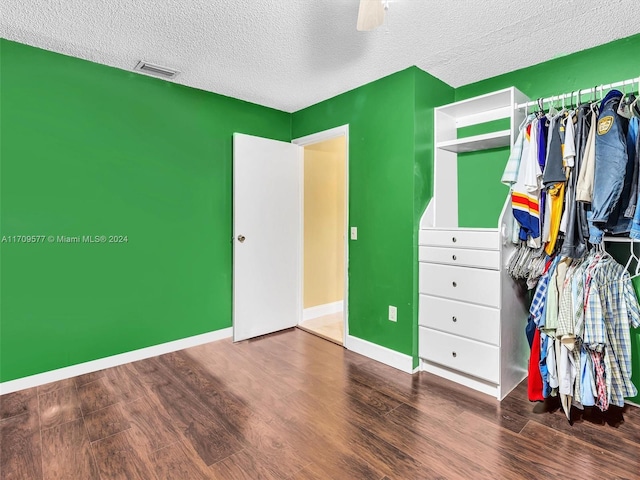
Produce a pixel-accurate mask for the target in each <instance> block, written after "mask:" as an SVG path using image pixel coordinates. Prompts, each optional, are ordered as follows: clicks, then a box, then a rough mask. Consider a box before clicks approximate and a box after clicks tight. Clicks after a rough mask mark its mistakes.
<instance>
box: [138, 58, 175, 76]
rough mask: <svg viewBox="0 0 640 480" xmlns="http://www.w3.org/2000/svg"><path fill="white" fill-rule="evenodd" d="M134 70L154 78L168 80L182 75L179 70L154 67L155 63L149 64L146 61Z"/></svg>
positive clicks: (141, 62)
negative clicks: (179, 74)
mask: <svg viewBox="0 0 640 480" xmlns="http://www.w3.org/2000/svg"><path fill="white" fill-rule="evenodd" d="M134 70H135V71H137V72H142V73H145V74H147V75H152V76H154V77H160V78H166V79H167V80H170V79H172V78H175V77H176V76H177V75H178V73H180V72H178V71H177V70H173V69H171V68H167V67H161V66H160V65H154V64H153V63H147V62H144V61H139V62H138V64H137V65H136V66H135V67H134Z"/></svg>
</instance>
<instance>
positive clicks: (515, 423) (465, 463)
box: [0, 329, 640, 480]
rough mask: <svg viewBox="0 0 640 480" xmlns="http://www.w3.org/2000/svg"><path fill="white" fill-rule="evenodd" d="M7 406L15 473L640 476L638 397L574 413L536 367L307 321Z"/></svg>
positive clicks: (5, 437) (8, 461) (72, 383)
mask: <svg viewBox="0 0 640 480" xmlns="http://www.w3.org/2000/svg"><path fill="white" fill-rule="evenodd" d="M542 407H546V408H542ZM538 411H540V413H538ZM0 414H1V420H0V442H1V444H0V449H1V458H0V461H1V463H0V478H2V479H3V480H4V479H6V480H9V479H16V480H37V479H74V480H75V479H78V480H92V479H102V480H107V479H123V480H124V479H126V480H133V479H143V480H152V479H158V480H165V479H176V480H198V479H210V478H211V479H223V480H235V479H248V480H256V479H278V480H279V479H296V480H303V479H307V480H316V479H339V480H342V479H345V480H351V479H373V480H391V479H402V480H411V479H436V478H447V479H448V478H451V479H512V478H513V479H516V478H518V479H519V478H523V479H538V478H539V479H550V478H579V479H596V478H597V479H614V478H628V479H638V478H640V411H639V409H637V408H635V407H627V408H625V409H624V411H623V410H622V409H619V410H614V411H612V412H610V413H608V414H607V415H602V414H599V413H598V412H597V411H594V410H589V411H587V412H585V413H584V414H583V415H581V416H578V419H577V420H576V421H575V422H574V424H573V425H569V423H568V422H567V420H566V417H565V416H564V415H563V413H562V412H561V411H559V410H557V409H554V408H553V405H546V406H544V405H542V404H535V405H534V404H532V403H530V402H529V401H528V400H527V398H526V385H525V383H523V384H521V385H520V386H519V387H518V388H517V389H516V390H515V391H514V392H512V393H511V394H510V395H509V396H508V397H507V398H506V399H505V400H504V401H503V402H501V403H500V402H498V401H496V400H495V399H491V398H490V397H488V396H486V395H482V394H480V393H477V392H474V391H472V390H469V389H466V388H464V387H461V386H458V385H455V384H453V383H450V382H448V381H445V380H442V379H440V378H438V377H435V376H433V375H430V374H427V373H424V372H422V373H420V374H416V375H413V376H412V375H407V374H404V373H401V372H399V371H397V370H394V369H393V368H390V367H387V366H385V365H382V364H379V363H376V362H374V361H372V360H369V359H367V358H365V357H362V356H360V355H357V354H354V353H352V352H349V351H347V350H344V349H343V348H342V347H340V346H338V345H335V344H333V343H331V342H328V341H325V340H322V339H320V338H318V337H316V336H314V335H311V334H308V333H306V332H303V331H301V330H297V329H293V330H286V331H284V332H280V333H276V334H272V335H268V336H265V337H261V338H259V339H256V340H251V341H246V342H242V343H239V344H236V345H234V344H232V343H231V341H230V340H223V341H220V342H215V343H211V344H208V345H203V346H199V347H194V348H190V349H187V350H184V351H181V352H176V353H171V354H167V355H163V356H160V357H155V358H151V359H148V360H143V361H140V362H135V363H132V364H128V365H123V366H120V367H115V368H111V369H107V370H103V371H100V372H96V373H92V374H88V375H82V376H80V377H76V378H74V379H69V380H63V381H60V382H56V383H52V384H49V385H44V386H41V387H37V388H32V389H29V390H24V391H20V392H16V393H12V394H8V395H4V396H2V397H0Z"/></svg>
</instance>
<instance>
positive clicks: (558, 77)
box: [456, 34, 640, 403]
mask: <svg viewBox="0 0 640 480" xmlns="http://www.w3.org/2000/svg"><path fill="white" fill-rule="evenodd" d="M639 58H640V34H638V35H634V36H631V37H627V38H623V39H621V40H617V41H615V42H611V43H607V44H605V45H601V46H599V47H595V48H591V49H588V50H583V51H582V52H578V53H574V54H571V55H567V56H565V57H560V58H556V59H553V60H550V61H548V62H544V63H541V64H538V65H534V66H532V67H528V68H523V69H521V70H516V71H514V72H510V73H507V74H505V75H500V76H497V77H493V78H489V79H487V80H483V81H481V82H477V83H473V84H470V85H466V86H464V87H460V88H458V89H456V100H464V99H465V98H470V97H474V96H476V95H482V94H484V93H488V92H492V91H495V90H499V89H502V88H506V87H510V86H515V87H516V88H518V89H519V90H520V91H522V92H523V93H525V94H526V95H527V96H529V98H531V99H536V98H539V97H550V96H553V95H558V94H562V93H568V92H571V91H576V90H581V89H586V88H591V87H593V86H596V85H601V84H607V83H613V82H617V81H620V80H627V79H630V78H637V77H638V76H639V75H640V63H639V62H638V59H639ZM635 88H636V89H637V88H638V86H637V85H636V87H635ZM588 98H589V96H588V95H585V96H583V100H588ZM501 154H502V156H503V157H504V162H506V155H505V154H504V152H502V153H501ZM507 155H508V154H507ZM467 160H468V159H464V160H463V161H461V162H460V163H459V164H458V175H459V204H458V208H459V209H460V215H461V218H464V221H465V222H466V223H469V222H473V220H472V218H473V212H474V211H476V207H475V205H476V201H477V198H476V197H475V195H476V194H477V190H474V189H473V188H471V187H472V185H473V182H474V179H477V178H482V177H481V176H482V175H485V174H486V170H485V165H484V162H469V161H467ZM504 162H503V163H502V165H503V166H504ZM500 175H501V172H500V173H499V175H498V176H497V177H496V179H497V180H498V181H499V177H500ZM486 192H487V200H486V201H490V202H494V203H499V204H500V205H502V202H504V198H505V195H506V192H507V190H506V188H500V187H498V188H495V189H488V190H486ZM499 213H500V210H499V209H498V210H497V213H496V216H495V218H496V219H497V218H498V215H499ZM476 226H487V227H489V226H492V225H488V224H481V225H476ZM631 334H632V344H633V369H632V371H633V377H632V378H633V383H634V384H635V385H636V386H638V387H640V329H632V331H631ZM631 400H632V401H634V402H636V403H640V395H639V396H637V397H635V398H633V399H631Z"/></svg>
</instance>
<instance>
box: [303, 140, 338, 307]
mask: <svg viewBox="0 0 640 480" xmlns="http://www.w3.org/2000/svg"><path fill="white" fill-rule="evenodd" d="M345 164H346V158H345V137H338V138H335V139H332V140H327V141H324V142H320V143H316V144H314V145H308V146H306V147H305V149H304V308H309V307H315V306H317V305H324V304H326V303H333V302H337V301H339V300H343V296H344V234H345V232H344V222H345V210H346V207H345V177H346V172H345Z"/></svg>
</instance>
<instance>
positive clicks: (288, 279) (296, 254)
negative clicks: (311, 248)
mask: <svg viewBox="0 0 640 480" xmlns="http://www.w3.org/2000/svg"><path fill="white" fill-rule="evenodd" d="M300 155H301V147H299V146H298V145H294V144H291V143H286V142H279V141H276V140H269V139H266V138H259V137H253V136H251V135H244V134H239V133H236V134H234V135H233V339H234V341H236V342H237V341H240V340H246V339H247V338H253V337H257V336H259V335H265V334H267V333H271V332H276V331H278V330H283V329H285V328H290V327H294V326H295V325H297V324H298V320H299V315H300V311H301V308H300V287H299V285H300V270H301V269H300V239H301V237H300V235H301V231H302V229H301V222H300V218H301V214H300V205H301V201H300V192H301V188H300V187H301V182H300V164H301V161H300Z"/></svg>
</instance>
